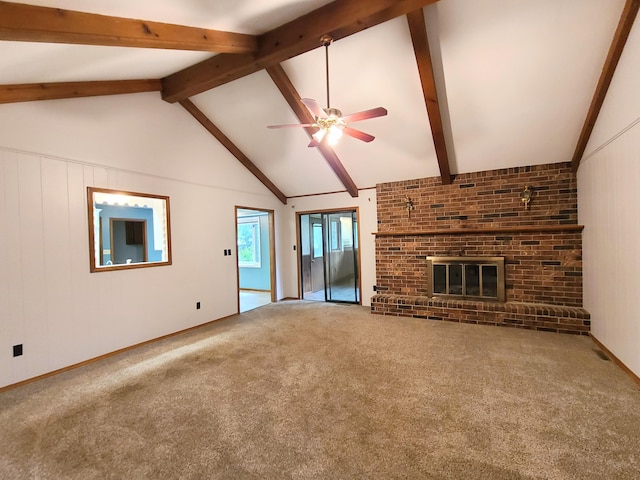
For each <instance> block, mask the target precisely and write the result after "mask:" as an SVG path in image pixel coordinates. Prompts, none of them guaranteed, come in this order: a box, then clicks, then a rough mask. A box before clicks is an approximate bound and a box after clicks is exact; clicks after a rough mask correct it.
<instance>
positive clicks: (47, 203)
mask: <svg viewBox="0 0 640 480" xmlns="http://www.w3.org/2000/svg"><path fill="white" fill-rule="evenodd" d="M41 183H42V218H43V243H44V258H45V260H44V267H45V282H46V285H47V287H46V298H45V304H46V308H47V316H46V318H47V325H48V330H49V345H50V354H51V361H50V366H51V368H54V369H56V368H61V367H63V366H65V365H68V364H69V363H71V362H73V353H72V352H73V348H74V345H75V343H76V342H75V341H74V329H73V318H72V317H71V308H70V306H71V304H72V302H73V295H72V292H71V291H70V290H69V288H68V285H69V284H70V282H71V258H70V257H71V252H70V249H69V243H70V238H69V194H68V190H69V189H68V185H67V183H68V181H67V163H66V162H62V161H60V160H51V159H50V160H47V161H42V162H41Z"/></svg>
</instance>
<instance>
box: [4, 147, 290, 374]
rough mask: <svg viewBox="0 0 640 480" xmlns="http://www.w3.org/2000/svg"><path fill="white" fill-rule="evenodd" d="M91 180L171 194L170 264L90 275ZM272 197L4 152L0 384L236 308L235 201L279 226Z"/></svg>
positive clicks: (65, 364) (180, 328) (62, 365)
mask: <svg viewBox="0 0 640 480" xmlns="http://www.w3.org/2000/svg"><path fill="white" fill-rule="evenodd" d="M87 186H97V187H108V188H117V189H123V190H131V191H139V192H146V193H157V194H161V195H169V197H170V202H171V227H172V229H171V234H172V247H173V248H172V250H173V265H171V266H162V267H153V268H143V269H135V270H125V271H113V272H99V273H89V245H88V218H87V203H86V202H87V200H86V187H87ZM270 197H271V196H270V195H269V196H265V195H264V194H263V193H260V194H250V193H246V192H245V193H242V192H229V191H228V190H223V189H220V188H218V187H208V186H204V185H201V184H196V183H190V182H186V181H178V180H170V179H166V178H163V177H156V176H153V175H149V174H145V173H136V172H133V171H125V170H122V169H117V168H111V167H105V166H101V165H96V164H90V163H83V162H79V161H75V160H73V161H72V160H65V159H61V158H55V157H50V156H46V155H36V154H30V153H24V152H21V151H17V150H10V149H0V317H1V319H0V320H1V321H0V386H4V385H8V384H12V383H16V382H18V381H21V380H24V379H28V378H32V377H34V376H37V375H41V374H43V373H47V372H50V371H53V370H56V369H59V368H63V367H66V366H69V365H73V364H75V363H78V362H82V361H84V360H87V359H90V358H94V357H96V356H99V355H102V354H105V353H109V352H112V351H115V350H117V349H120V348H123V347H127V346H130V345H134V344H136V343H140V342H143V341H146V340H149V339H153V338H157V337H159V336H162V335H165V334H168V333H172V332H176V331H179V330H182V329H185V328H188V327H191V326H194V325H199V324H202V323H205V322H207V321H210V320H213V319H217V318H222V317H225V316H228V315H231V314H234V313H236V312H237V303H236V298H237V292H236V281H235V276H236V266H235V256H232V257H225V256H223V255H222V252H223V250H224V249H226V248H231V249H232V250H233V251H235V248H234V242H235V217H234V214H235V210H234V207H235V205H250V206H256V207H266V208H275V209H276V229H278V223H279V218H280V217H281V215H280V210H279V209H280V208H284V207H279V206H278V204H279V202H278V201H277V200H276V199H275V198H270ZM277 243H278V242H277ZM277 248H278V247H277ZM280 254H282V252H280ZM281 284H282V281H281V279H279V281H278V285H279V288H278V293H279V297H282V296H285V295H283V292H282V287H281ZM198 301H199V302H201V306H202V308H201V309H200V310H196V309H195V304H196V302H198ZM17 344H23V345H24V354H23V355H22V356H20V357H15V358H14V357H13V356H12V346H13V345H17Z"/></svg>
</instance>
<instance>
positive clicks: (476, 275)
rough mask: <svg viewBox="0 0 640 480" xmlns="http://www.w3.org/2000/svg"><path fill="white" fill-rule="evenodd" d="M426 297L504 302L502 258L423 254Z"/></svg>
mask: <svg viewBox="0 0 640 480" xmlns="http://www.w3.org/2000/svg"><path fill="white" fill-rule="evenodd" d="M427 265H428V268H429V296H446V297H452V298H475V299H478V298H479V299H486V300H498V301H501V302H504V300H505V293H504V258H503V257H427Z"/></svg>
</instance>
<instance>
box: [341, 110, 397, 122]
mask: <svg viewBox="0 0 640 480" xmlns="http://www.w3.org/2000/svg"><path fill="white" fill-rule="evenodd" d="M386 114H387V109H386V108H383V107H377V108H372V109H371V110H364V111H362V112H358V113H352V114H350V115H346V116H344V117H342V120H344V121H345V122H347V123H349V122H359V121H360V120H366V119H367V118H376V117H384V116H385V115H386Z"/></svg>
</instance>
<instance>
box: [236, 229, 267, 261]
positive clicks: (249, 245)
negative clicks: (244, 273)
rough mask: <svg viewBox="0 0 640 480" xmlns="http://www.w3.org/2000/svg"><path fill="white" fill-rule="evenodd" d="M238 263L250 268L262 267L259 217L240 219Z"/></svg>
mask: <svg viewBox="0 0 640 480" xmlns="http://www.w3.org/2000/svg"><path fill="white" fill-rule="evenodd" d="M238 265H239V266H240V267H249V268H260V267H262V261H261V259H260V218H259V217H246V218H239V219H238Z"/></svg>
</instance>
